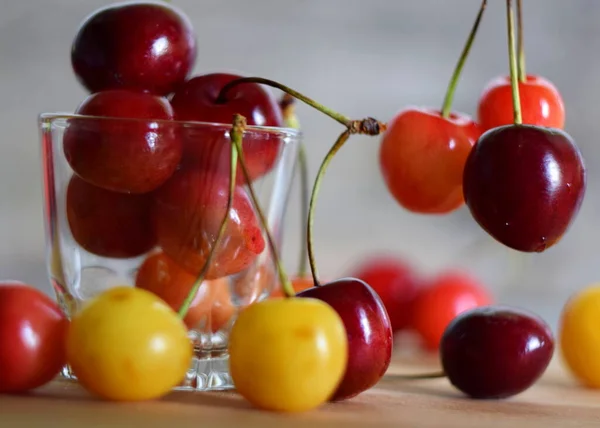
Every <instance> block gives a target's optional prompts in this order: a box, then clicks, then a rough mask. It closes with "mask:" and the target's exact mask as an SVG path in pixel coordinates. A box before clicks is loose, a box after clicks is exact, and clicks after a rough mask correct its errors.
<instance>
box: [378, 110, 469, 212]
mask: <svg viewBox="0 0 600 428" xmlns="http://www.w3.org/2000/svg"><path fill="white" fill-rule="evenodd" d="M479 135H480V132H479V128H478V127H477V125H476V124H475V123H474V122H473V120H472V119H471V118H470V117H468V116H466V115H463V114H457V113H456V114H455V113H453V114H451V115H450V117H449V118H448V119H445V118H443V117H442V116H441V114H440V112H439V111H436V110H433V109H425V108H407V109H405V110H402V111H400V112H399V113H398V114H396V116H395V117H394V118H393V119H392V120H391V121H390V122H389V124H388V129H387V131H386V132H385V134H384V135H383V139H382V140H381V146H380V148H379V163H380V166H381V172H382V174H383V178H384V181H385V183H386V185H387V188H388V190H389V191H390V193H391V194H392V196H393V197H394V198H395V199H396V201H397V202H398V203H399V204H400V205H401V206H403V207H404V208H406V209H407V210H409V211H412V212H416V213H424V214H442V213H448V212H451V211H453V210H455V209H457V208H459V207H460V206H462V205H463V203H464V200H463V194H462V174H463V169H464V164H465V161H466V159H467V156H468V155H469V152H470V151H471V148H472V147H473V145H474V144H475V142H476V141H477V139H478V138H479Z"/></svg>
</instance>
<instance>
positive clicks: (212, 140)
mask: <svg viewBox="0 0 600 428" xmlns="http://www.w3.org/2000/svg"><path fill="white" fill-rule="evenodd" d="M241 77H242V76H238V75H234V74H225V73H213V74H206V75H202V76H197V77H194V78H192V79H190V80H188V81H187V82H186V83H185V84H184V85H183V86H181V87H180V88H179V90H178V91H177V92H175V94H174V95H173V98H172V99H171V104H172V106H173V109H174V111H175V117H176V119H178V120H181V121H198V122H210V123H222V124H226V125H227V127H226V128H225V127H224V128H222V129H219V128H217V129H214V130H208V129H194V128H190V129H188V130H186V131H185V133H184V136H185V138H184V141H183V144H184V160H185V162H186V163H189V164H191V165H195V166H197V167H200V168H201V169H208V170H212V171H218V172H222V173H225V174H229V169H230V168H229V156H230V143H229V139H228V137H227V136H226V132H227V131H228V130H229V128H230V123H231V118H232V117H233V115H234V114H236V113H238V114H241V115H243V116H244V117H246V119H247V123H248V125H249V126H253V125H254V126H269V127H281V126H283V118H282V114H281V109H280V107H279V105H278V103H277V100H276V99H275V98H274V97H273V96H272V95H271V93H270V92H268V91H267V90H266V89H265V88H263V87H262V86H261V85H258V84H256V83H244V84H241V85H239V86H235V87H233V88H232V89H231V90H229V91H228V92H227V94H226V96H225V100H224V102H222V103H221V102H217V98H218V96H219V93H220V92H221V89H222V88H223V87H224V86H225V85H226V84H227V83H229V82H231V81H233V80H236V79H239V78H241ZM248 131H249V132H247V133H246V135H244V140H243V142H242V148H243V151H244V156H245V160H246V164H247V166H248V170H249V172H250V176H251V179H252V180H254V179H256V178H258V177H260V176H262V175H264V174H266V173H267V172H268V171H270V170H271V169H272V168H273V166H274V164H275V162H276V161H277V157H278V156H279V151H280V148H281V144H282V141H281V140H280V137H279V136H278V135H277V134H275V133H269V132H260V133H259V132H251V131H250V130H248ZM237 180H238V183H245V177H244V176H243V174H242V171H241V168H240V167H238V173H237Z"/></svg>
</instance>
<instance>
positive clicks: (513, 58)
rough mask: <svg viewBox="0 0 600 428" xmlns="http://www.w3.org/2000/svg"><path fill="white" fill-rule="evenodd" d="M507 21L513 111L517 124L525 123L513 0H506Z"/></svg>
mask: <svg viewBox="0 0 600 428" xmlns="http://www.w3.org/2000/svg"><path fill="white" fill-rule="evenodd" d="M506 23H507V29H508V59H509V61H510V84H511V88H512V99H513V111H514V123H515V125H521V124H522V123H523V116H522V114H521V97H520V95H519V76H518V71H517V55H516V52H515V20H514V13H513V7H512V0H506Z"/></svg>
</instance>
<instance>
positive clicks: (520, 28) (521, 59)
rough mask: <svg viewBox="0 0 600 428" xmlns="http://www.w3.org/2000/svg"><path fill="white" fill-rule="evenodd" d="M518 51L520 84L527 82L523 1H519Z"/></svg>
mask: <svg viewBox="0 0 600 428" xmlns="http://www.w3.org/2000/svg"><path fill="white" fill-rule="evenodd" d="M517 51H518V53H519V82H521V83H525V82H526V81H527V72H526V71H525V43H524V42H523V5H522V1H521V0H517Z"/></svg>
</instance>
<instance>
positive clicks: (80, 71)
mask: <svg viewBox="0 0 600 428" xmlns="http://www.w3.org/2000/svg"><path fill="white" fill-rule="evenodd" d="M195 60H196V36H195V34H194V31H193V29H192V25H191V23H190V21H189V19H188V18H187V17H186V16H185V15H184V14H183V13H182V12H180V11H179V10H178V9H176V8H174V7H173V6H170V5H167V4H164V3H117V4H113V5H110V6H108V7H105V8H102V9H99V10H97V11H96V12H94V13H93V14H92V15H90V16H89V17H87V18H86V19H85V20H84V21H83V23H82V24H81V27H80V28H79V30H78V33H77V35H76V37H75V40H74V41H73V45H72V48H71V63H72V66H73V70H74V72H75V74H76V75H77V78H78V79H79V81H80V82H81V84H82V85H83V86H85V87H86V88H87V89H88V90H89V91H90V92H98V91H104V90H107V89H133V90H141V91H148V92H151V93H153V94H156V95H167V94H169V93H171V92H173V91H174V90H175V89H176V88H177V87H178V85H180V84H181V83H183V82H184V81H185V79H186V77H187V76H188V74H189V72H190V71H191V69H192V67H193V65H194V62H195Z"/></svg>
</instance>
